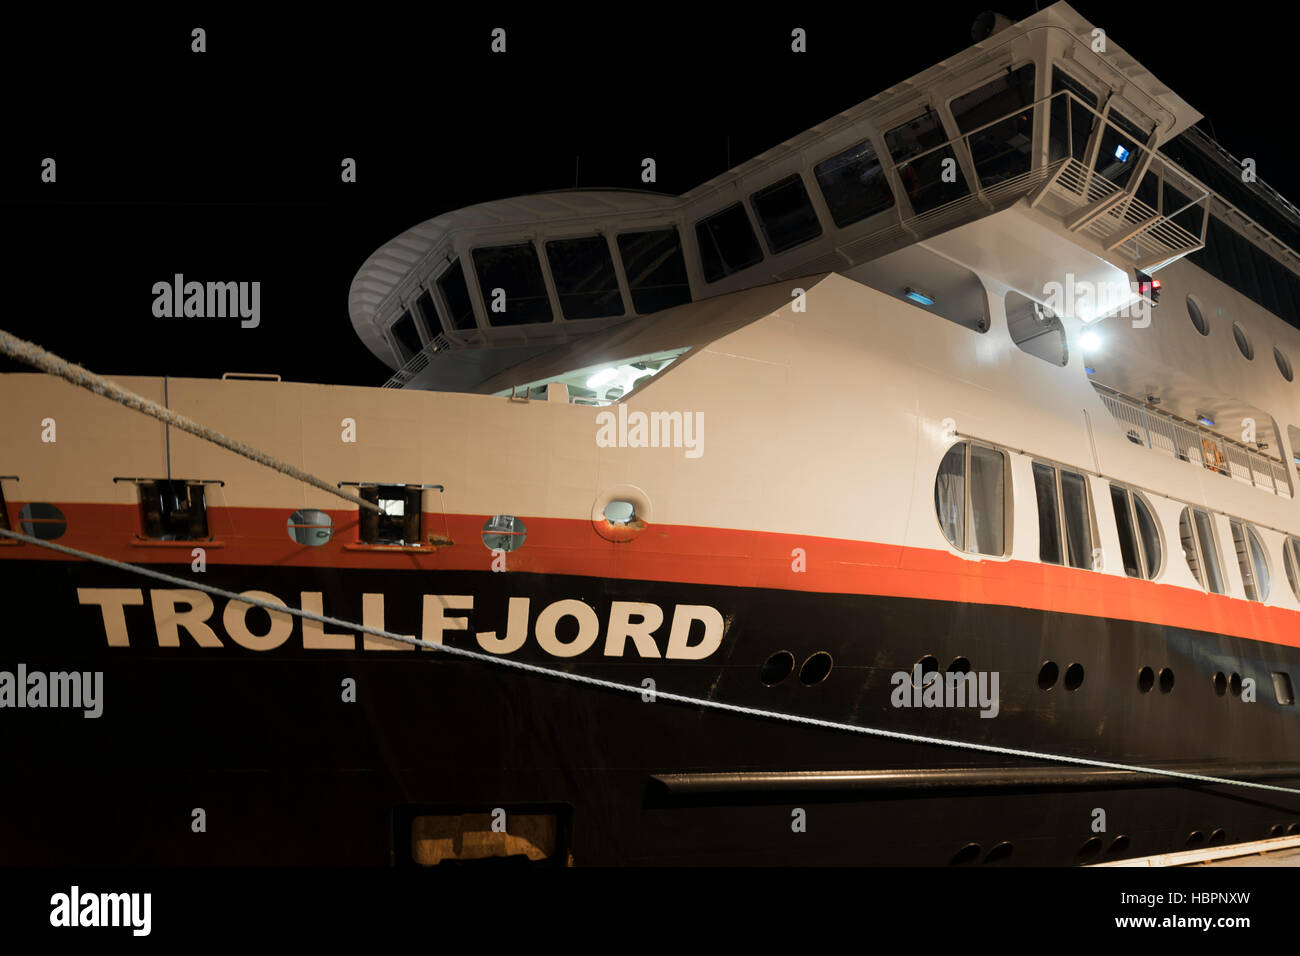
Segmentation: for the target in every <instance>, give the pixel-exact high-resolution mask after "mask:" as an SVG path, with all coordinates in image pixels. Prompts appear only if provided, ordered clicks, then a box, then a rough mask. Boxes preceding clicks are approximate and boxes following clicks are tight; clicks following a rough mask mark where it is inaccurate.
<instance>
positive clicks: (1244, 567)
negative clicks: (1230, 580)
mask: <svg viewBox="0 0 1300 956" xmlns="http://www.w3.org/2000/svg"><path fill="white" fill-rule="evenodd" d="M1228 524H1229V526H1230V527H1231V528H1232V545H1233V548H1234V549H1235V550H1236V552H1237V566H1238V567H1239V568H1240V569H1241V583H1242V586H1243V587H1244V588H1245V591H1246V600H1248V601H1267V600H1268V587H1269V574H1268V559H1267V558H1265V557H1264V543H1263V542H1262V541H1261V540H1260V538H1259V533H1258V532H1256V531H1255V529H1254V528H1252V527H1251V526H1250V525H1248V524H1245V523H1243V522H1241V521H1238V520H1237V519H1236V518H1230V519H1229V520H1228Z"/></svg>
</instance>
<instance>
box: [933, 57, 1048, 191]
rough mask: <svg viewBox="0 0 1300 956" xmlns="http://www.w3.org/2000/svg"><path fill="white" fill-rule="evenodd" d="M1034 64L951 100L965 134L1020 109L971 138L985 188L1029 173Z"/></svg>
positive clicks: (971, 145)
mask: <svg viewBox="0 0 1300 956" xmlns="http://www.w3.org/2000/svg"><path fill="white" fill-rule="evenodd" d="M1033 102H1034V64H1033V63H1032V62H1030V63H1026V64H1025V65H1024V66H1022V67H1020V69H1018V70H1009V71H1007V72H1006V73H1003V74H1002V75H1000V76H999V77H998V78H997V79H995V80H993V81H992V82H991V83H986V84H984V85H983V86H981V87H980V88H979V89H977V90H972V91H971V92H969V93H965V94H963V95H962V96H959V97H957V98H956V99H954V100H953V101H952V116H953V119H955V120H956V121H957V127H958V129H960V130H961V131H962V132H963V133H970V131H971V130H973V129H976V128H977V127H980V126H984V124H985V123H992V122H993V120H996V119H997V118H998V117H1000V116H1006V115H1007V114H1008V113H1011V112H1012V111H1013V110H1019V112H1017V113H1016V114H1015V115H1014V116H1010V117H1008V118H1007V119H1004V120H1002V121H1001V122H998V123H993V125H992V126H987V127H985V128H984V129H982V130H980V131H979V132H977V133H971V135H970V139H969V142H970V152H971V159H972V160H973V161H974V163H975V171H976V172H977V173H979V177H980V182H981V183H982V184H983V185H984V186H993V185H995V184H997V183H1000V182H1002V181H1003V180H1006V179H1010V178H1011V177H1012V176H1018V175H1020V174H1021V173H1026V172H1028V171H1029V165H1030V155H1029V153H1030V148H1029V147H1030V144H1031V143H1032V141H1033V135H1034V111H1033V110H1032V109H1031V108H1030V104H1031V103H1033Z"/></svg>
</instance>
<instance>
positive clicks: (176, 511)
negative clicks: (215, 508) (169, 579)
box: [136, 478, 208, 541]
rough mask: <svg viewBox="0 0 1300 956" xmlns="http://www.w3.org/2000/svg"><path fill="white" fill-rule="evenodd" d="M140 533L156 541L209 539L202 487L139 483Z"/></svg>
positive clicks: (165, 482)
mask: <svg viewBox="0 0 1300 956" xmlns="http://www.w3.org/2000/svg"><path fill="white" fill-rule="evenodd" d="M136 489H137V490H138V492H139V495H140V533H141V536H142V537H145V538H149V539H151V540H154V541H201V540H204V539H206V538H207V537H208V511H207V501H206V499H205V497H204V494H203V485H201V484H199V483H198V482H191V481H175V480H170V479H161V478H160V479H157V480H141V481H137V482H136Z"/></svg>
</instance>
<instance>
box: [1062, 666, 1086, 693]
mask: <svg viewBox="0 0 1300 956" xmlns="http://www.w3.org/2000/svg"><path fill="white" fill-rule="evenodd" d="M1082 684H1083V665H1082V664H1077V663H1076V664H1071V665H1070V666H1069V667H1067V668H1066V669H1065V689H1066V690H1078V689H1079V687H1080V686H1081V685H1082Z"/></svg>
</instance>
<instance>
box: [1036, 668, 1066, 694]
mask: <svg viewBox="0 0 1300 956" xmlns="http://www.w3.org/2000/svg"><path fill="white" fill-rule="evenodd" d="M1060 673H1061V671H1060V668H1058V667H1057V666H1056V662H1055V661H1043V666H1042V667H1040V668H1039V669H1038V689H1039V690H1051V689H1052V687H1054V686H1055V684H1056V678H1057V677H1058V676H1059V675H1060Z"/></svg>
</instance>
